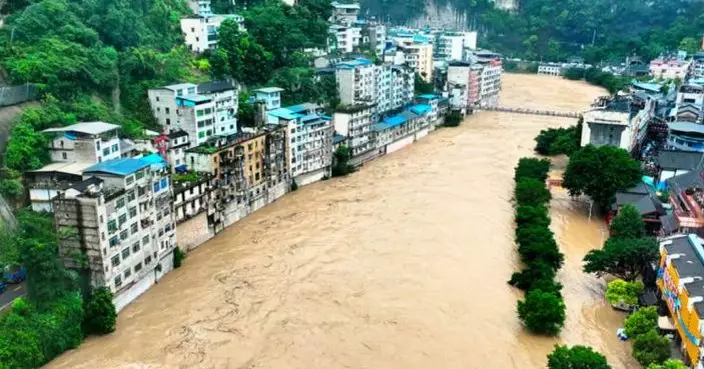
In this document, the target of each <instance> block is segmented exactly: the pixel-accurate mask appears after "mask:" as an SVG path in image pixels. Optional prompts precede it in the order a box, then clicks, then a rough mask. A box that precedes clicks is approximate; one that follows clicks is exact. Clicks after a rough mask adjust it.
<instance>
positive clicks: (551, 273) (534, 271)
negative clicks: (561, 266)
mask: <svg viewBox="0 0 704 369" xmlns="http://www.w3.org/2000/svg"><path fill="white" fill-rule="evenodd" d="M554 278H555V268H553V267H552V266H551V265H549V264H547V263H545V262H543V261H542V260H538V261H534V262H532V263H530V264H528V265H527V267H526V268H525V269H524V270H522V271H521V272H516V273H513V274H512V275H511V279H510V280H509V281H508V283H509V284H510V285H512V286H514V287H517V288H520V289H522V290H524V291H529V290H532V289H534V288H536V287H537V285H538V284H540V285H541V286H542V287H545V286H544V285H542V284H543V283H545V281H553V280H554ZM541 289H542V290H543V291H546V289H545V288H541Z"/></svg>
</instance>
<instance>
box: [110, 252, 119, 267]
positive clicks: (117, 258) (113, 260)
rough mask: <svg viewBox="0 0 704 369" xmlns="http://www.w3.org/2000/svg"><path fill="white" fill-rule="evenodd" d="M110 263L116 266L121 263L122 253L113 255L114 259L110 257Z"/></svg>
mask: <svg viewBox="0 0 704 369" xmlns="http://www.w3.org/2000/svg"><path fill="white" fill-rule="evenodd" d="M110 263H111V264H112V266H114V267H116V266H119V265H120V255H115V256H113V257H112V259H110Z"/></svg>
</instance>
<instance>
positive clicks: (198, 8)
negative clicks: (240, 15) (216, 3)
mask: <svg viewBox="0 0 704 369" xmlns="http://www.w3.org/2000/svg"><path fill="white" fill-rule="evenodd" d="M188 7H189V8H190V9H191V11H192V12H193V14H195V15H200V16H201V17H212V16H213V15H215V14H213V10H212V9H211V8H210V0H188Z"/></svg>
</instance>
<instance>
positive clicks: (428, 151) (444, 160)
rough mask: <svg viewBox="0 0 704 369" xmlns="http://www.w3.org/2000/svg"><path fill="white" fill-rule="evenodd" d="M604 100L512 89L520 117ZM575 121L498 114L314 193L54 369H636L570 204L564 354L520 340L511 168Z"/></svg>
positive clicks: (580, 92)
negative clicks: (605, 363) (566, 358)
mask: <svg viewBox="0 0 704 369" xmlns="http://www.w3.org/2000/svg"><path fill="white" fill-rule="evenodd" d="M599 94H601V91H600V90H599V89H597V88H595V87H593V86H588V85H586V84H583V83H578V82H570V81H566V80H562V79H558V78H554V77H540V76H525V75H507V76H505V79H504V85H503V91H502V96H501V100H502V103H504V104H506V105H511V106H522V105H523V106H525V105H528V106H533V107H540V108H550V107H554V108H556V109H561V110H573V111H577V110H583V109H585V108H586V106H587V105H588V104H589V103H590V102H591V101H592V100H593V99H594V97H596V96H598V95H599ZM573 123H574V120H573V119H565V118H556V117H538V116H528V115H511V114H505V113H493V112H491V113H489V112H483V113H480V114H477V115H474V116H471V117H469V118H468V119H467V120H466V121H465V122H464V123H463V125H462V126H461V127H459V128H456V129H443V130H440V131H438V132H435V133H433V134H431V135H430V136H428V137H426V138H424V139H423V140H422V141H420V142H418V143H416V144H414V145H412V146H410V147H408V148H406V149H404V150H401V151H399V152H396V153H394V154H392V155H389V156H386V157H383V158H380V159H378V160H376V161H374V162H372V163H370V164H368V165H366V166H365V167H364V168H363V169H362V170H360V171H359V172H358V173H355V174H353V175H351V176H350V177H348V178H343V179H335V180H330V181H325V182H319V183H317V184H314V185H311V186H308V187H305V188H302V189H301V190H299V191H297V192H295V193H293V194H290V195H288V196H285V197H284V198H282V199H281V200H279V201H278V202H277V203H275V204H272V205H270V206H268V207H266V208H265V209H263V210H260V211H258V212H257V213H255V214H253V215H252V216H250V217H248V218H247V219H245V220H243V221H241V222H239V223H237V224H235V225H234V226H232V227H230V228H229V229H227V230H226V231H225V232H223V233H221V234H220V235H219V236H217V237H216V238H215V239H213V240H211V241H210V242H208V243H206V244H204V245H203V246H201V247H200V248H199V249H198V250H197V251H195V252H193V253H192V254H190V255H189V256H188V258H187V259H186V262H185V265H184V266H183V267H182V268H181V269H179V270H176V271H174V272H172V273H171V274H169V275H168V276H167V277H166V278H165V279H164V280H163V281H162V282H161V283H159V284H158V285H156V286H154V287H153V288H152V289H151V290H149V291H148V292H147V293H145V294H144V295H143V296H142V297H141V298H139V299H138V300H137V301H136V302H134V303H133V304H131V305H130V306H128V307H127V308H126V309H125V310H123V312H122V313H121V314H120V316H119V319H118V330H117V332H116V333H114V334H112V335H109V336H106V337H100V338H92V339H89V340H87V341H86V342H85V343H84V344H83V345H82V346H81V347H80V348H79V349H77V350H74V351H72V352H69V353H66V354H64V355H63V356H61V357H60V358H58V359H57V360H55V361H53V362H52V363H50V364H49V365H48V366H47V367H49V368H62V369H63V368H65V369H68V368H72V369H73V368H87V369H96V368H214V369H215V368H217V369H219V368H242V369H253V368H277V369H288V368H301V369H303V368H306V369H308V368H323V369H332V368H354V369H357V368H381V369H387V368H388V369H391V368H393V369H396V368H399V369H402V368H403V369H414V368H423V369H425V368H438V369H440V368H442V369H445V368H458V369H459V368H462V369H467V368H496V369H499V368H501V369H503V368H521V369H525V368H544V367H545V363H546V354H547V353H549V352H550V351H551V349H552V347H553V345H554V344H556V343H567V344H570V345H573V344H587V345H591V346H593V347H595V348H596V349H598V350H599V351H601V352H603V353H604V354H605V355H606V356H607V357H608V359H609V361H610V363H611V364H612V366H613V367H614V368H616V369H618V368H635V367H637V366H636V365H635V363H634V362H633V361H632V359H631V358H630V354H629V344H628V343H622V342H619V341H618V339H617V338H616V333H615V332H616V329H617V328H618V327H619V326H620V324H621V321H622V319H623V318H624V316H623V315H622V314H621V313H618V312H615V311H613V310H612V309H611V308H610V307H609V306H608V305H606V303H605V302H604V300H603V297H602V296H603V289H604V283H603V281H600V280H598V279H596V278H594V277H592V276H589V275H586V274H584V273H582V272H581V260H582V257H583V256H584V254H585V253H586V252H587V251H588V250H590V249H592V248H595V247H598V246H599V245H600V244H601V242H602V237H603V234H604V229H605V228H604V226H603V221H601V220H599V219H592V220H591V221H590V220H588V219H587V215H586V214H585V213H586V212H585V211H584V206H582V205H580V204H579V203H574V202H572V201H571V200H570V198H569V197H568V196H567V195H566V194H565V193H564V192H561V191H555V192H554V194H555V200H553V202H552V217H553V229H554V231H555V232H556V234H557V236H558V239H559V244H560V247H561V249H562V251H563V252H564V253H565V255H566V261H565V265H564V267H563V269H562V270H561V271H560V274H559V277H560V280H561V282H562V283H563V284H564V286H565V287H564V291H563V294H564V295H565V300H566V304H567V322H566V326H565V328H564V330H563V332H562V334H561V335H560V337H558V338H544V337H535V336H532V335H530V334H528V333H527V332H525V330H524V329H523V328H522V327H521V324H520V323H519V321H518V319H517V317H516V312H515V308H516V300H518V299H519V298H520V297H521V296H522V293H521V292H520V291H517V290H515V289H513V288H511V287H510V286H509V285H507V284H506V280H507V279H508V278H509V276H510V275H511V273H512V272H513V271H515V270H516V269H517V268H518V265H517V262H516V252H515V246H514V243H513V222H512V218H513V212H512V207H511V203H510V198H511V192H512V187H513V180H512V177H513V167H514V166H515V164H516V161H517V159H518V158H519V157H521V156H526V155H531V154H532V147H533V137H534V136H535V135H536V134H537V133H538V131H539V130H540V129H542V128H545V127H548V126H550V127H557V126H566V125H569V124H573Z"/></svg>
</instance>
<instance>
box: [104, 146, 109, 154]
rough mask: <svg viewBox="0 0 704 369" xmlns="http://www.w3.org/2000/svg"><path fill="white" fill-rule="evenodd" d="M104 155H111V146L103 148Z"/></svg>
mask: <svg viewBox="0 0 704 369" xmlns="http://www.w3.org/2000/svg"><path fill="white" fill-rule="evenodd" d="M103 155H110V148H109V147H107V148H104V149H103Z"/></svg>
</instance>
